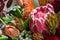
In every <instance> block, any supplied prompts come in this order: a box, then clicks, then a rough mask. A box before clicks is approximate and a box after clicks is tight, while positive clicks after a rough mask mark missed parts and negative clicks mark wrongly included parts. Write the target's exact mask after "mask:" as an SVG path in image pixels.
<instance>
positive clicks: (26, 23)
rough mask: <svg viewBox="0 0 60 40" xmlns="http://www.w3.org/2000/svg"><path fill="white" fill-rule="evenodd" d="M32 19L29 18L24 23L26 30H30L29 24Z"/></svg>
mask: <svg viewBox="0 0 60 40" xmlns="http://www.w3.org/2000/svg"><path fill="white" fill-rule="evenodd" d="M29 21H30V18H27V19H26V20H25V21H24V22H23V26H24V27H25V29H26V30H27V29H28V24H29Z"/></svg>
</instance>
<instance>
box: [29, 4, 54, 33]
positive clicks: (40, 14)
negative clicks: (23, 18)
mask: <svg viewBox="0 0 60 40" xmlns="http://www.w3.org/2000/svg"><path fill="white" fill-rule="evenodd" d="M48 14H49V15H53V14H54V9H53V6H52V5H51V4H47V5H46V6H40V7H37V8H36V9H34V10H33V11H32V12H31V14H30V17H31V20H30V22H29V27H30V30H31V31H32V32H38V33H43V32H44V31H45V32H48V31H49V28H48V26H47V25H46V24H45V20H46V19H47V17H48Z"/></svg>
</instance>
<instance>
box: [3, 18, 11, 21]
mask: <svg viewBox="0 0 60 40" xmlns="http://www.w3.org/2000/svg"><path fill="white" fill-rule="evenodd" d="M2 19H3V20H4V21H6V22H11V19H9V18H8V17H3V18H2Z"/></svg>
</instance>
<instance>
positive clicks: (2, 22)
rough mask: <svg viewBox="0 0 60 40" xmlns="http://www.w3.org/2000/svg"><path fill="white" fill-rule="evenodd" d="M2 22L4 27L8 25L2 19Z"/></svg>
mask: <svg viewBox="0 0 60 40" xmlns="http://www.w3.org/2000/svg"><path fill="white" fill-rule="evenodd" d="M0 21H1V22H2V23H3V24H4V26H6V23H5V22H4V21H3V20H2V19H1V18H0Z"/></svg>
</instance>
